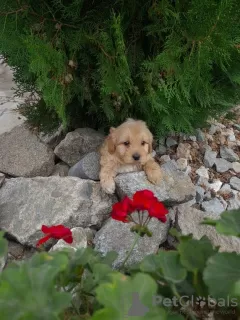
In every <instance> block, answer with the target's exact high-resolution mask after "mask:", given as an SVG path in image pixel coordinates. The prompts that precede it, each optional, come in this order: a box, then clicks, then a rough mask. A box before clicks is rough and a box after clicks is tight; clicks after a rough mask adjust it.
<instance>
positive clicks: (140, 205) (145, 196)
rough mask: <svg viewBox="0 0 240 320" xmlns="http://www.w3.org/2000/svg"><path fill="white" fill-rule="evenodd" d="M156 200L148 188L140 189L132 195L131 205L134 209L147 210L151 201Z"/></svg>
mask: <svg viewBox="0 0 240 320" xmlns="http://www.w3.org/2000/svg"><path fill="white" fill-rule="evenodd" d="M156 201H158V200H157V198H156V197H155V196H154V193H153V192H152V191H150V190H141V191H137V192H135V194H134V195H133V206H134V208H135V210H148V209H149V208H150V207H151V205H152V203H153V202H156Z"/></svg>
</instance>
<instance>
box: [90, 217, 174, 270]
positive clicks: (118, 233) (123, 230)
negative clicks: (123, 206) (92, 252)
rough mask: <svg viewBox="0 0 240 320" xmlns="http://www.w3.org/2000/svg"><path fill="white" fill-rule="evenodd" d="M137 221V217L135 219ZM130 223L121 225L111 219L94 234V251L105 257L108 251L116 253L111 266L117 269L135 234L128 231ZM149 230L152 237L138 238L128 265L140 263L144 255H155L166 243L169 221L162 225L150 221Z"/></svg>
mask: <svg viewBox="0 0 240 320" xmlns="http://www.w3.org/2000/svg"><path fill="white" fill-rule="evenodd" d="M135 219H136V220H137V216H136V217H135ZM132 225H133V224H132V223H123V222H120V221H116V220H113V219H109V220H108V221H107V222H106V224H105V225H104V226H103V227H102V228H101V230H99V231H98V232H97V233H96V236H95V238H94V244H95V249H96V250H97V251H99V252H101V254H102V255H106V254H107V253H108V252H109V251H116V252H117V253H118V258H117V259H116V261H114V264H113V266H114V267H115V268H119V267H120V266H121V264H122V263H123V261H124V259H125V257H126V255H127V253H128V251H129V249H130V247H131V245H132V243H133V241H134V238H135V236H136V233H133V232H131V231H130V228H131V226H132ZM148 227H149V230H150V231H151V232H152V237H147V236H146V235H145V236H144V237H142V238H139V241H138V243H137V245H136V246H135V248H134V250H133V252H132V254H131V256H130V257H129V260H128V262H127V264H128V265H132V264H134V263H137V262H140V261H141V260H142V259H143V258H144V257H145V256H146V255H148V254H151V253H156V252H157V251H158V249H159V246H160V245H161V244H162V243H163V242H164V241H166V238H167V233H168V229H169V220H168V221H167V222H166V223H162V222H160V221H158V220H157V219H152V220H151V221H150V223H149V226H148Z"/></svg>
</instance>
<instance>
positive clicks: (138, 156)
mask: <svg viewBox="0 0 240 320" xmlns="http://www.w3.org/2000/svg"><path fill="white" fill-rule="evenodd" d="M132 157H133V159H134V160H136V161H138V160H139V159H140V154H139V153H134V154H133V155H132Z"/></svg>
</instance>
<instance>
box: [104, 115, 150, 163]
mask: <svg viewBox="0 0 240 320" xmlns="http://www.w3.org/2000/svg"><path fill="white" fill-rule="evenodd" d="M152 141H153V136H152V134H151V132H150V131H149V129H148V128H147V126H146V123H145V122H143V121H141V120H133V119H128V120H127V121H126V122H124V123H123V124H121V125H120V126H119V127H117V128H111V129H110V134H109V136H108V152H109V153H111V154H114V155H115V156H116V157H117V158H118V159H119V161H120V162H121V163H123V164H138V163H139V164H142V165H144V164H145V163H146V162H147V161H148V159H149V156H150V155H151V153H152Z"/></svg>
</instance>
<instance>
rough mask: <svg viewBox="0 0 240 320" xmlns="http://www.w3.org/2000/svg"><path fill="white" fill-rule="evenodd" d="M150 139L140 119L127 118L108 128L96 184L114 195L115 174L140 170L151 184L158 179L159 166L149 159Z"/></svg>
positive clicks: (150, 157)
mask: <svg viewBox="0 0 240 320" xmlns="http://www.w3.org/2000/svg"><path fill="white" fill-rule="evenodd" d="M152 141H153V136H152V134H151V132H150V131H149V129H148V128H147V126H146V123H145V122H143V121H141V120H133V119H127V121H125V122H124V123H122V124H121V125H120V126H119V127H117V128H111V129H110V133H109V135H108V137H107V138H106V140H105V141H104V143H103V145H102V147H101V149H100V154H101V160H100V165H101V170H100V183H101V186H102V188H103V190H104V191H105V192H107V193H110V194H112V193H114V191H115V182H114V178H115V176H116V175H117V174H118V173H123V172H131V171H141V170H144V171H145V173H146V175H147V178H148V180H149V181H150V182H152V183H153V184H158V183H159V182H160V180H161V169H160V166H159V165H158V164H157V163H156V162H155V160H154V159H153V157H152Z"/></svg>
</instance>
